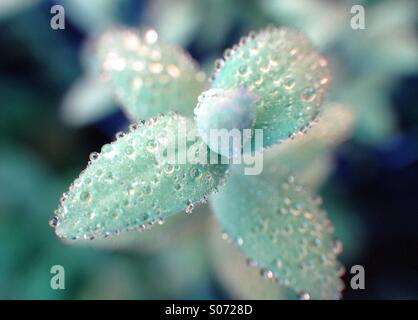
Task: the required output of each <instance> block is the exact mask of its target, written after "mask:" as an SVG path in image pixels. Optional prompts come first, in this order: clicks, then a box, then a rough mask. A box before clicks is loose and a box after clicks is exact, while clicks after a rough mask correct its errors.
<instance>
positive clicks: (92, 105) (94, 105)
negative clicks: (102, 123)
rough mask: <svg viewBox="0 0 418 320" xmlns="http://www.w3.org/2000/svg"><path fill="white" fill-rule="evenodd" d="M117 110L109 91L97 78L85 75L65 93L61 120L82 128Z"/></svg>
mask: <svg viewBox="0 0 418 320" xmlns="http://www.w3.org/2000/svg"><path fill="white" fill-rule="evenodd" d="M114 110H117V107H116V105H115V103H114V102H113V99H112V95H111V91H110V89H109V87H108V85H107V84H105V83H102V82H101V81H100V79H99V77H96V75H92V74H89V73H87V75H85V76H83V77H82V78H80V79H78V80H77V81H76V82H75V83H74V84H73V85H72V86H71V88H70V90H69V91H68V92H67V93H66V95H65V97H64V100H63V102H62V105H61V109H60V115H61V117H62V119H63V120H64V121H65V122H66V123H68V124H70V125H74V126H83V125H87V124H89V123H92V122H95V121H97V120H100V119H102V118H104V117H105V116H106V115H108V114H110V113H111V112H112V111H114Z"/></svg>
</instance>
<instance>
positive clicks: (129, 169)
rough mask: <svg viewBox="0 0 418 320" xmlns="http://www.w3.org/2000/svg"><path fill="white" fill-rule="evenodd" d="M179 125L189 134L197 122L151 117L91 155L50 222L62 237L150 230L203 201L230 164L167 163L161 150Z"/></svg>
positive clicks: (220, 181) (219, 181)
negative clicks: (154, 225) (157, 223)
mask: <svg viewBox="0 0 418 320" xmlns="http://www.w3.org/2000/svg"><path fill="white" fill-rule="evenodd" d="M179 126H181V127H183V128H187V133H189V132H190V131H193V130H195V127H194V123H193V121H192V120H189V119H186V118H184V117H181V116H179V115H177V114H170V115H167V116H160V117H159V118H151V119H149V120H148V121H147V122H146V123H145V124H144V125H142V126H141V127H139V128H132V130H131V132H129V133H127V134H126V135H124V136H122V137H119V139H118V140H116V141H115V142H113V143H111V144H107V145H104V146H103V147H102V150H101V153H92V154H91V156H90V158H91V163H90V165H89V166H87V168H86V169H85V170H84V171H83V172H82V173H81V174H80V176H79V177H78V178H77V179H76V180H75V181H74V183H73V184H72V185H71V186H70V189H69V191H68V193H65V194H64V195H63V198H62V200H61V203H60V206H59V208H58V209H57V211H56V215H55V216H54V217H53V218H52V220H51V225H53V226H56V233H57V235H58V236H60V237H64V238H69V239H77V238H80V237H83V238H87V239H91V238H94V237H97V236H107V235H109V234H110V233H118V232H121V231H125V230H132V229H140V228H145V226H146V225H147V224H150V223H151V224H152V223H155V222H158V221H160V220H162V219H164V218H165V217H167V216H169V215H172V214H174V213H176V212H178V211H180V210H182V209H186V212H191V210H192V209H193V206H194V203H196V202H198V201H204V200H205V199H206V198H207V195H208V194H209V193H211V192H212V191H214V190H215V189H216V187H217V186H218V185H219V184H220V183H223V179H224V174H225V172H226V169H227V166H226V165H205V164H190V163H187V164H179V165H173V164H170V163H168V162H167V161H166V160H165V158H162V157H161V153H162V152H163V150H166V149H167V145H168V144H169V143H171V142H172V140H171V139H170V137H171V134H176V133H177V132H178V127H179ZM175 138H176V139H177V137H175ZM191 145H193V146H202V145H203V147H202V148H206V149H207V146H206V144H204V142H203V141H201V140H195V141H193V140H191V139H190V140H188V142H187V147H190V146H191ZM178 150H181V149H175V151H176V156H177V153H179V152H178ZM199 150H200V149H199Z"/></svg>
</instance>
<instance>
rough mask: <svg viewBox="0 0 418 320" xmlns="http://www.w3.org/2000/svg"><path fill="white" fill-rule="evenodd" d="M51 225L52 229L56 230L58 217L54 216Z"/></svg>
mask: <svg viewBox="0 0 418 320" xmlns="http://www.w3.org/2000/svg"><path fill="white" fill-rule="evenodd" d="M49 225H50V226H51V227H52V228H55V227H56V226H57V225H58V217H57V216H53V217H52V218H51V219H50V220H49Z"/></svg>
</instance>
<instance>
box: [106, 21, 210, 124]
mask: <svg viewBox="0 0 418 320" xmlns="http://www.w3.org/2000/svg"><path fill="white" fill-rule="evenodd" d="M98 51H99V57H101V58H102V59H103V70H104V72H105V74H106V77H108V78H109V81H110V84H111V86H112V88H113V91H114V93H115V95H116V97H117V98H118V99H119V100H120V101H121V103H122V108H123V110H125V111H126V113H127V115H128V116H129V117H130V118H131V119H133V120H136V121H138V120H140V119H148V118H149V117H151V116H155V115H157V114H158V113H160V112H164V113H166V112H168V111H176V112H178V113H180V114H182V115H184V116H192V115H193V109H194V108H195V106H196V103H197V97H198V95H199V94H200V93H201V92H202V91H203V89H204V88H205V86H206V82H205V75H204V73H203V72H202V71H201V70H200V69H199V67H198V66H197V64H196V63H195V62H194V61H193V59H192V58H191V57H190V56H189V55H188V54H187V53H186V52H184V51H183V50H181V49H180V48H178V47H175V46H172V45H169V44H166V43H164V42H162V41H159V40H158V34H157V33H156V31H155V30H151V29H149V30H145V31H144V32H143V33H142V35H140V34H139V32H137V31H135V30H132V29H114V30H110V31H108V32H106V33H105V34H104V35H103V36H102V37H101V38H100V40H99V41H98Z"/></svg>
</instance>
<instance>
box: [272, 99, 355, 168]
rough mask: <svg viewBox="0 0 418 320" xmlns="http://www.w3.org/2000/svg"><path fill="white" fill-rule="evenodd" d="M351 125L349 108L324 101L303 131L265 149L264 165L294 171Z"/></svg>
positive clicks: (343, 135)
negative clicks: (314, 118)
mask: <svg viewBox="0 0 418 320" xmlns="http://www.w3.org/2000/svg"><path fill="white" fill-rule="evenodd" d="M353 125H354V114H353V112H352V111H351V110H350V109H349V108H347V107H345V106H344V105H342V104H339V103H330V104H327V105H325V106H324V110H323V112H322V113H321V114H320V116H319V117H318V119H317V120H316V121H315V123H314V124H313V125H312V127H311V128H310V129H309V130H308V131H307V132H306V133H299V134H297V135H295V136H294V137H293V139H287V140H285V141H283V142H282V143H280V144H278V145H275V146H273V147H272V148H270V149H268V150H265V153H264V159H265V161H266V163H267V164H271V165H273V166H280V167H281V168H282V169H287V170H289V171H290V172H291V173H295V174H297V173H298V171H299V170H303V169H306V168H307V167H309V166H310V165H311V164H312V162H313V161H314V160H315V159H316V158H318V157H321V156H323V155H324V154H327V153H328V152H329V151H330V150H331V149H332V148H333V147H335V146H336V145H338V144H339V143H341V142H343V141H344V140H345V139H347V137H348V136H349V135H350V134H351V131H352V129H353Z"/></svg>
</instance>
